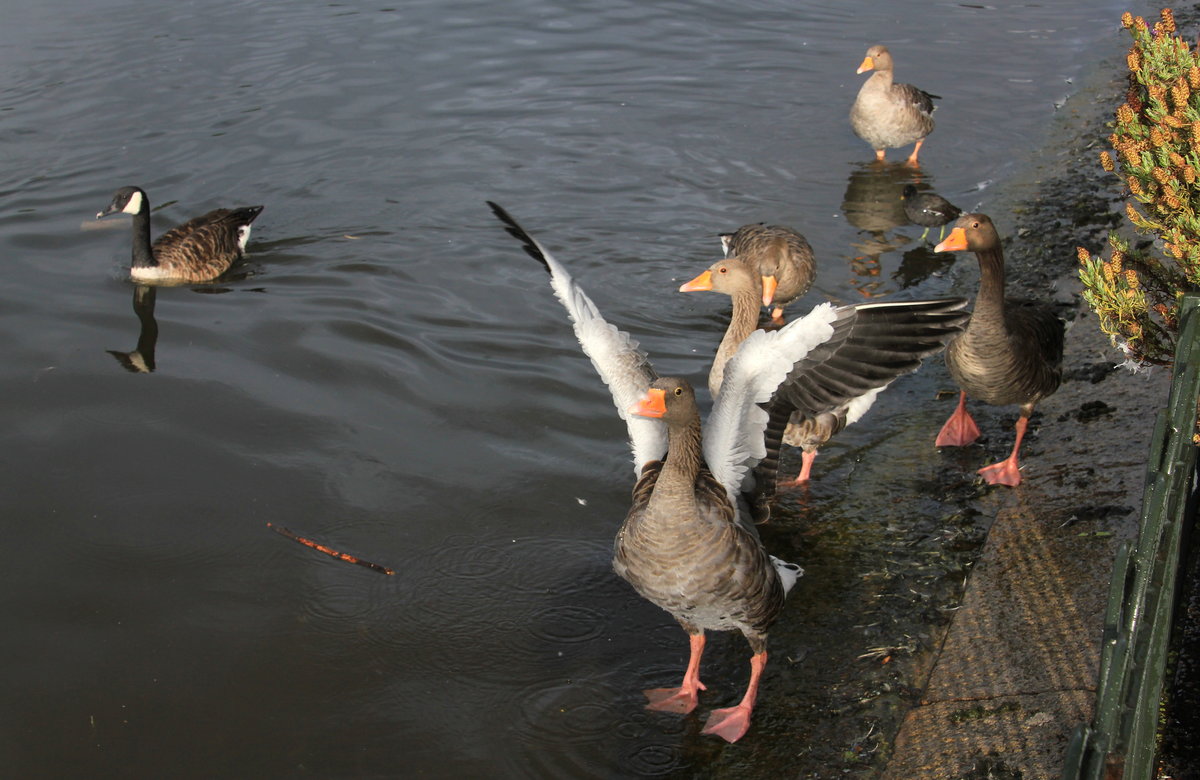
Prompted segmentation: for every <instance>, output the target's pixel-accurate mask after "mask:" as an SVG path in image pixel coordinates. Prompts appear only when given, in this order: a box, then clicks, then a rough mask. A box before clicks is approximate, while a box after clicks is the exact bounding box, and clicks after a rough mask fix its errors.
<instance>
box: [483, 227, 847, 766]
mask: <svg viewBox="0 0 1200 780" xmlns="http://www.w3.org/2000/svg"><path fill="white" fill-rule="evenodd" d="M489 205H490V206H491V208H492V211H493V212H494V213H495V214H496V216H497V217H498V218H499V219H500V220H501V221H502V222H503V223H504V224H505V225H506V226H507V229H508V232H509V233H510V234H512V235H513V236H514V237H516V238H517V239H519V240H520V241H521V242H522V243H523V245H524V247H525V251H526V252H527V253H529V254H530V255H531V256H532V257H533V258H534V259H536V260H538V261H539V262H540V263H541V264H542V266H543V267H544V268H545V269H546V271H547V272H548V273H549V274H550V283H551V286H552V288H553V289H554V293H555V295H556V297H557V298H558V299H559V301H560V302H561V303H562V304H563V306H564V307H565V308H566V310H567V313H568V315H569V317H570V320H571V323H572V325H573V327H574V331H575V336H576V338H577V339H578V340H579V344H580V346H581V347H582V348H583V351H584V353H585V354H587V355H588V357H590V358H591V361H592V365H593V366H594V367H595V368H596V370H597V372H598V373H599V374H600V377H601V379H602V380H603V381H604V383H605V384H606V385H607V386H608V388H609V390H610V392H611V393H612V395H613V402H614V403H615V404H616V407H617V413H618V414H619V415H620V416H621V418H622V419H624V420H625V422H626V427H627V429H628V433H629V440H630V446H631V448H632V450H633V456H634V477H635V479H636V484H635V486H634V489H633V501H632V506H631V507H630V509H629V512H628V514H627V515H626V517H625V520H624V523H623V524H622V525H621V528H620V531H619V532H618V534H617V538H616V542H615V544H614V553H613V568H614V569H615V571H616V572H617V574H618V575H620V576H621V577H622V578H624V579H625V580H626V581H628V582H629V583H630V584H631V585H632V586H633V588H634V589H635V590H636V591H637V592H638V593H639V594H641V595H642V596H643V597H645V598H646V599H648V600H649V601H651V602H652V603H654V604H656V605H658V606H659V607H662V608H663V609H664V610H666V611H667V612H669V613H670V614H671V615H672V616H673V617H674V618H675V619H676V620H677V621H678V622H679V624H680V625H681V626H682V627H683V629H684V631H686V632H687V634H688V637H689V645H690V655H689V660H688V666H687V671H686V672H685V674H684V678H683V681H682V683H681V685H680V686H679V687H678V688H661V689H652V690H648V691H646V692H645V694H646V697H647V698H648V699H649V703H648V704H647V707H648V708H649V709H651V710H659V711H664V712H673V713H681V714H682V713H688V712H691V711H692V710H693V709H695V707H696V706H697V703H698V701H697V700H698V696H699V692H700V691H702V690H705V686H704V685H703V684H702V683H701V682H700V658H701V655H702V653H703V650H704V643H705V637H704V632H705V630H714V631H732V630H738V631H741V632H742V634H743V636H745V637H746V640H747V641H748V642H749V643H750V647H751V650H752V651H753V657H752V658H751V662H750V666H751V676H750V682H749V684H748V686H747V688H746V692H745V695H744V696H743V697H742V699H741V701H740V703H738V704H737V705H735V706H733V707H728V708H724V709H718V710H716V711H714V712H713V713H711V715H710V716H709V718H708V720H707V722H706V723H705V726H704V733H706V734H716V735H718V736H720V737H722V738H723V739H725V740H727V741H729V742H733V741H736V740H738V739H740V738H741V737H742V736H743V735H744V734H745V733H746V730H747V729H748V728H749V727H750V717H751V713H752V711H753V708H754V703H755V699H756V697H757V694H758V687H759V680H760V679H761V676H762V673H763V669H764V668H765V666H766V662H767V651H766V641H767V631H768V629H769V628H770V626H771V625H772V624H773V623H774V622H775V621H776V619H778V617H779V614H780V612H781V611H782V609H783V600H784V596H785V595H786V594H787V592H788V590H789V589H790V588H791V587H792V585H793V584H794V583H795V581H796V578H797V577H798V576H799V574H800V573H801V572H800V569H799V567H798V566H795V565H793V564H789V563H784V562H782V561H780V560H778V559H776V558H774V557H773V556H771V555H768V554H767V552H766V550H765V549H763V546H762V542H761V541H760V540H759V538H758V533H757V531H756V530H755V528H754V525H753V523H751V522H750V521H749V520H747V518H746V517H745V514H744V512H743V510H742V508H741V506H740V505H739V497H740V491H741V485H742V482H743V480H744V479H745V478H746V477H747V475H748V474H749V472H750V469H752V468H753V467H754V465H755V462H756V461H757V460H758V459H759V458H761V457H762V455H763V454H764V453H765V450H764V448H763V431H764V429H765V427H766V423H767V413H766V412H765V411H764V410H763V409H761V408H760V407H759V404H762V403H765V402H766V401H767V400H768V399H770V397H771V394H772V393H773V392H774V391H775V388H776V387H777V386H778V384H779V383H780V382H781V381H782V380H783V378H784V377H785V376H786V375H787V373H788V372H789V371H790V370H791V368H792V366H793V365H794V364H795V363H796V361H798V360H800V359H801V358H803V356H804V355H805V354H807V353H808V352H809V351H810V350H811V349H812V348H813V347H814V346H816V345H817V344H819V343H820V341H821V339H822V338H823V337H825V336H827V335H828V334H830V333H831V332H832V330H833V328H832V326H831V325H830V322H831V321H832V320H833V319H835V315H834V313H833V307H832V306H820V307H817V309H816V310H815V311H814V312H813V313H812V314H810V315H809V316H808V317H806V318H804V319H801V320H796V321H795V322H793V323H791V324H789V325H787V326H786V327H783V328H781V329H779V330H776V331H772V332H767V331H759V332H757V333H755V334H754V335H752V336H751V337H749V338H747V339H746V341H745V342H744V343H743V345H742V347H741V349H739V350H738V353H737V355H736V356H735V357H734V358H733V359H731V360H730V361H729V363H728V364H727V365H726V367H725V382H724V387H723V389H722V392H721V396H720V397H719V398H718V399H717V401H716V403H715V404H714V405H713V408H712V411H711V412H710V414H709V416H708V426H707V430H705V431H704V433H703V435H702V433H701V425H700V413H699V410H698V409H697V407H696V401H695V396H694V394H693V392H692V388H691V387H690V386H689V385H688V383H687V382H686V381H685V380H682V379H672V378H662V379H659V378H658V377H657V374H656V373H655V371H654V369H653V367H652V366H651V365H650V363H649V361H648V359H647V357H646V355H645V353H643V352H642V351H641V350H640V349H639V348H638V346H637V342H635V341H634V340H633V339H632V338H630V336H629V334H627V333H624V332H622V331H620V330H618V329H617V328H615V327H614V326H612V325H610V324H609V323H608V322H606V321H605V320H604V318H603V317H602V316H601V314H600V312H599V311H598V310H597V308H596V306H595V304H594V303H592V300H591V299H590V298H589V297H588V296H587V294H586V293H585V292H584V291H583V289H582V288H581V287H580V286H579V285H578V284H576V283H575V282H574V280H573V279H572V278H571V276H570V274H569V273H568V272H567V270H566V268H564V267H563V265H562V264H561V263H559V262H558V261H557V260H555V259H554V257H553V256H552V255H551V254H550V253H549V252H547V251H546V250H545V249H544V248H543V247H542V246H541V245H540V244H539V243H538V242H537V241H536V240H535V239H534V238H533V237H532V236H530V235H529V233H527V232H526V231H525V230H524V229H523V228H522V227H521V226H520V225H518V224H517V222H516V221H515V220H514V219H513V218H512V217H511V216H510V215H509V214H508V212H506V211H505V210H504V209H502V208H501V207H500V206H498V205H496V204H494V203H489Z"/></svg>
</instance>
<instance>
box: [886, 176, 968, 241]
mask: <svg viewBox="0 0 1200 780" xmlns="http://www.w3.org/2000/svg"><path fill="white" fill-rule="evenodd" d="M900 200H902V201H904V216H905V217H907V218H908V221H909V222H911V223H913V224H914V225H920V226H921V227H923V228H925V231H924V232H923V233H921V238H920V240H921V241H924V240H925V237H926V236H928V235H929V230H930V228H940V230H939V231H938V241H941V240H942V239H943V238H944V237H945V235H946V225H949V224H950V223H951V222H953V221H954V220H956V219H958V218H959V216H960V215H961V214H962V209H960V208H959V207H958V206H955V205H954V204H953V203H951V202H950V201H948V200H946V199H945V198H943V197H942V196H941V195H938V194H937V193H936V192H928V191H925V192H922V191H920V190H918V189H917V186H916V185H915V184H906V185H904V191H903V192H901V193H900Z"/></svg>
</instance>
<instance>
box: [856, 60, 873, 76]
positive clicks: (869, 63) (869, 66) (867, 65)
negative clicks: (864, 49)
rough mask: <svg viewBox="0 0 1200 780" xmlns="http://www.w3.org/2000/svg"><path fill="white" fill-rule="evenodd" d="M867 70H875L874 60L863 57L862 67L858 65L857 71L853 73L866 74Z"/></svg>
mask: <svg viewBox="0 0 1200 780" xmlns="http://www.w3.org/2000/svg"><path fill="white" fill-rule="evenodd" d="M869 70H875V60H873V59H871V58H870V57H863V61H862V65H859V66H858V70H856V71H854V72H855V73H866V72H867V71H869Z"/></svg>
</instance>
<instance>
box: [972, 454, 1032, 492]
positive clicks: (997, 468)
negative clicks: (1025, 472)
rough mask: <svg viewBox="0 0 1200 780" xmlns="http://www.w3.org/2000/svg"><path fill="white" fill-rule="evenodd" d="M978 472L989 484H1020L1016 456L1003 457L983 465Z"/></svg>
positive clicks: (1010, 485)
mask: <svg viewBox="0 0 1200 780" xmlns="http://www.w3.org/2000/svg"><path fill="white" fill-rule="evenodd" d="M978 473H979V475H980V476H981V477H983V479H984V481H985V482H987V483H988V484H989V485H1007V486H1008V487H1016V486H1017V485H1019V484H1021V470H1020V468H1019V467H1018V465H1017V459H1016V458H1005V459H1004V460H1002V461H1000V462H999V463H993V464H992V465H990V466H984V467H983V468H981V469H980V470H979V472H978Z"/></svg>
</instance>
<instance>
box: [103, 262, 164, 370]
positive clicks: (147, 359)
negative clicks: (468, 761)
mask: <svg viewBox="0 0 1200 780" xmlns="http://www.w3.org/2000/svg"><path fill="white" fill-rule="evenodd" d="M156 294H157V288H155V287H153V286H150V285H145V284H139V285H136V286H135V287H134V288H133V312H134V314H136V315H137V318H138V322H139V323H141V329H140V330H139V331H138V340H137V347H136V348H135V349H134V350H133V351H132V352H119V351H117V350H114V349H110V350H106V351H107V352H108V354H110V355H112V356H113V357H114V358H116V360H117V362H118V363H120V364H121V366H122V367H124V368H125V370H126V371H132V372H133V373H135V374H149V373H150V372H152V371H153V370H154V346H155V344H157V343H158V322H157V321H155V319H154V301H155V296H156Z"/></svg>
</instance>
